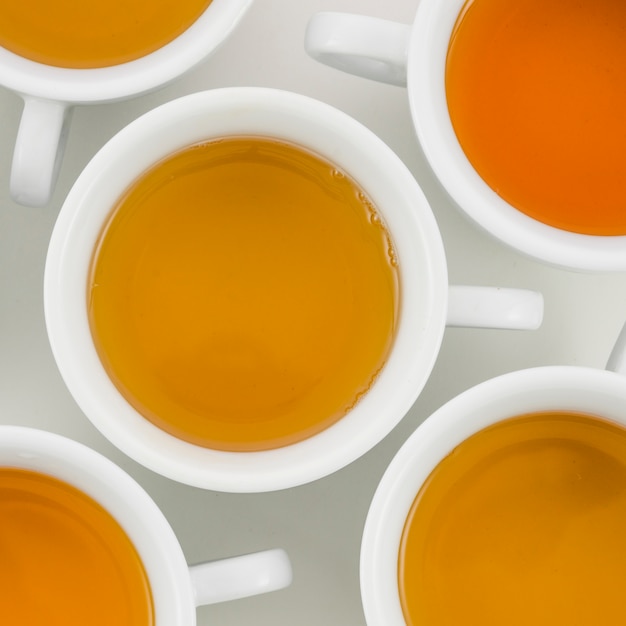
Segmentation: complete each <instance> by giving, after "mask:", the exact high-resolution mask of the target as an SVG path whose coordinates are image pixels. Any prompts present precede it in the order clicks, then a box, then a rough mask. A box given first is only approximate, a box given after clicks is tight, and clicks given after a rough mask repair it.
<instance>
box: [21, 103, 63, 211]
mask: <svg viewBox="0 0 626 626" xmlns="http://www.w3.org/2000/svg"><path fill="white" fill-rule="evenodd" d="M70 112H71V108H70V107H69V106H68V105H67V104H66V103H64V102H56V101H54V100H44V99H41V98H33V97H30V96H24V110H23V111H22V119H21V121H20V126H19V129H18V132H17V139H16V143H15V151H14V153H13V165H12V169H11V186H10V189H11V196H12V197H13V199H14V200H15V201H16V202H18V203H20V204H24V205H26V206H34V207H39V206H44V205H45V204H47V202H48V201H49V199H50V196H51V194H52V190H53V188H54V185H55V183H56V179H57V175H58V172H59V166H60V164H61V158H62V155H63V151H64V148H65V140H66V137H67V128H68V122H69V118H70Z"/></svg>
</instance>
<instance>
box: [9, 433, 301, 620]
mask: <svg viewBox="0 0 626 626" xmlns="http://www.w3.org/2000/svg"><path fill="white" fill-rule="evenodd" d="M6 472H17V473H18V474H17V475H18V476H21V475H23V476H24V477H25V478H24V482H21V483H20V485H23V486H24V489H23V491H21V490H20V489H21V488H16V487H15V484H14V483H13V482H11V481H9V482H8V483H7V482H6V478H5V473H6ZM38 476H43V477H44V479H45V480H48V479H51V480H53V481H60V482H59V488H58V490H57V491H56V492H42V493H38V492H37V491H34V490H33V491H32V492H31V487H32V484H33V481H34V483H35V484H36V483H37V481H38V480H39V479H38V478H37V477H38ZM20 480H21V479H20ZM0 485H1V486H0V507H2V510H3V512H4V514H5V515H6V517H4V516H3V519H1V520H0V527H2V529H3V534H2V541H3V544H5V545H4V547H3V554H5V555H6V559H3V563H2V569H3V574H4V573H6V574H7V576H8V577H7V578H6V579H5V580H8V581H10V584H8V583H7V585H3V590H2V592H1V593H6V592H9V593H12V594H13V595H14V597H22V598H23V597H29V598H30V601H32V603H33V606H32V607H29V606H28V603H25V605H24V606H19V607H17V608H16V607H15V606H14V604H11V603H9V602H8V601H9V598H5V601H4V602H3V610H4V611H7V610H11V611H12V610H13V609H16V610H17V612H18V614H17V615H15V614H13V613H12V612H11V614H10V615H8V616H7V619H9V621H11V618H12V619H13V621H14V622H15V623H18V622H19V623H23V620H26V619H27V616H32V615H39V616H41V615H45V618H46V619H53V620H55V619H58V620H60V621H62V622H63V623H66V624H74V623H76V624H79V623H80V624H84V623H85V622H86V621H89V622H92V623H101V621H97V620H98V619H100V620H102V617H101V616H99V615H95V616H94V615H93V611H95V610H97V608H96V607H94V606H85V603H86V602H88V600H87V599H86V598H84V597H77V591H76V590H75V589H72V588H69V589H68V585H70V584H71V580H75V581H80V576H81V575H84V572H89V571H91V572H92V573H94V575H95V576H97V579H95V580H92V581H88V582H87V584H88V585H89V584H91V586H92V588H93V587H95V589H96V590H97V591H96V593H95V595H94V597H95V598H97V600H98V601H101V600H102V597H101V596H98V592H100V594H106V593H107V590H109V592H110V590H111V589H113V590H114V591H115V594H111V596H107V597H105V598H104V602H105V604H106V603H112V602H114V601H117V602H119V603H120V604H119V606H120V609H119V612H118V613H115V611H113V616H114V617H115V615H117V618H118V619H119V620H125V619H127V618H128V615H129V614H131V615H132V613H129V608H128V607H129V606H131V605H133V604H135V598H133V597H128V595H127V594H131V595H132V594H136V593H138V589H141V586H142V585H141V581H139V584H138V585H137V586H136V587H134V588H133V591H129V590H128V588H127V587H126V586H125V585H126V582H127V581H129V580H132V577H131V576H126V577H125V578H122V575H123V574H125V568H124V566H123V565H122V561H121V560H120V561H116V559H117V558H118V556H119V555H122V554H123V553H122V552H121V551H118V552H114V551H113V549H112V548H111V551H110V552H109V551H108V550H109V547H107V545H108V544H107V541H108V540H109V538H110V534H108V533H100V529H99V527H97V526H95V525H92V520H93V519H94V515H93V511H94V510H96V511H97V508H98V507H102V509H103V510H104V512H105V513H104V514H105V515H107V516H111V517H112V518H113V520H114V521H115V522H116V523H117V524H118V525H119V527H121V529H122V532H123V533H125V535H126V536H127V538H128V539H129V540H130V544H131V545H132V548H133V549H134V551H135V552H136V555H137V556H138V558H139V560H140V563H141V567H142V569H143V571H144V572H145V579H146V582H145V583H144V584H145V585H147V587H148V589H147V590H146V589H141V591H142V592H143V594H144V595H145V596H146V597H145V598H143V597H142V598H141V601H145V602H148V603H151V606H149V607H147V608H146V610H145V611H143V610H141V611H137V612H136V613H135V615H137V614H138V613H141V615H142V620H144V619H145V623H144V621H142V622H138V621H135V622H134V623H133V622H132V621H131V622H129V623H132V626H149V625H153V624H169V625H171V626H191V625H193V624H195V623H196V607H198V606H201V605H205V604H212V603H216V602H224V601H228V600H233V599H237V598H243V597H247V596H253V595H257V594H261V593H266V592H270V591H275V590H278V589H282V588H284V587H287V586H289V585H290V584H291V580H292V571H291V564H290V561H289V558H288V556H287V554H286V553H285V552H284V551H283V550H281V549H272V550H267V551H262V552H256V553H252V554H247V555H243V556H236V557H232V558H229V559H223V560H216V561H211V562H206V563H201V564H198V565H193V566H188V565H187V563H186V561H185V557H184V554H183V551H182V548H181V547H180V544H179V543H178V540H177V539H176V536H175V535H174V532H173V530H172V528H171V526H170V525H169V523H168V522H167V520H166V519H165V517H164V516H163V514H162V512H161V511H160V509H159V508H158V507H157V505H156V504H155V503H154V501H153V500H152V499H151V498H150V496H149V495H148V494H147V493H146V492H145V491H144V490H143V488H142V487H141V486H140V485H139V484H138V483H137V482H135V480H134V479H133V478H131V477H130V476H129V475H128V474H127V473H126V472H124V471H123V470H122V469H121V468H120V467H118V466H117V465H116V464H115V463H113V462H112V461H110V460H109V459H107V458H106V457H104V456H102V455H101V454H99V453H97V452H95V451H94V450H92V449H91V448H88V447H87V446H85V445H83V444H80V443H78V442H76V441H73V440H71V439H68V438H66V437H63V436H60V435H57V434H53V433H50V432H46V431H42V430H37V429H32V428H24V427H18V426H1V427H0ZM5 485H7V488H6V489H5V488H4V487H5ZM73 490H78V491H77V493H78V494H80V495H79V496H78V497H79V498H82V497H84V496H86V497H87V498H89V499H91V501H93V502H95V509H94V508H91V509H90V511H91V513H90V515H89V516H85V517H81V513H82V510H81V512H80V513H79V512H78V511H77V510H75V509H73V508H71V506H69V505H68V502H70V503H71V502H74V501H73V500H69V501H68V502H66V501H65V500H63V499H62V498H64V497H66V495H67V493H68V491H69V492H73ZM51 493H54V495H50V494H51ZM57 496H58V497H59V498H60V499H59V500H55V497H57ZM96 514H97V515H101V513H96ZM46 524H47V525H46ZM11 528H12V529H13V530H15V531H16V532H17V533H18V534H19V538H18V537H15V536H13V537H12V535H11V532H9V531H8V530H7V529H11ZM207 532H209V529H207ZM22 539H23V540H25V541H28V542H29V543H32V544H33V545H36V546H40V548H41V550H42V551H44V552H45V553H42V554H41V562H42V568H44V569H43V571H46V572H48V573H49V574H50V575H52V574H51V572H54V571H58V572H59V575H60V572H62V571H65V570H63V569H62V568H68V567H69V570H70V571H69V572H67V576H68V578H69V579H70V580H49V581H47V583H48V584H46V585H45V590H44V589H41V590H40V589H38V588H36V587H34V585H33V583H32V580H33V578H29V572H28V571H27V570H28V568H29V567H36V561H37V554H34V555H33V554H30V553H29V554H28V555H27V556H26V555H24V554H23V553H21V552H20V550H19V546H20V540H22ZM102 543H104V544H105V546H104V547H102ZM46 545H47V546H48V547H47V549H46ZM64 545H67V546H69V547H70V548H73V549H75V550H76V552H75V553H74V552H72V553H71V554H68V555H67V562H65V561H64V562H63V563H62V564H60V563H59V564H57V567H56V568H55V562H54V555H55V551H58V550H59V549H61V550H62V546H64ZM111 545H113V544H111ZM9 546H10V550H9V552H7V551H6V550H5V548H6V549H7V550H8V549H9V548H8V547H9ZM42 546H43V547H42ZM16 547H17V548H18V549H17V551H16ZM22 547H24V546H23V545H22ZM112 553H113V554H115V556H114V557H111V554H112ZM101 554H102V555H104V556H103V561H102V562H103V563H104V564H105V565H106V568H102V569H104V570H105V571H104V572H102V576H101V577H100V574H101V572H100V571H98V570H97V569H96V570H94V569H93V568H94V564H97V563H100V561H98V557H99V556H101ZM57 556H58V558H60V559H63V556H62V555H57ZM129 558H131V557H129ZM82 559H84V562H85V566H84V570H83V569H82ZM33 562H35V563H33ZM68 563H71V564H72V566H76V570H74V569H73V568H72V566H68ZM96 567H97V566H96ZM77 570H80V571H77ZM81 572H83V574H81ZM33 575H34V573H33ZM37 575H38V577H39V578H37V580H41V576H40V573H39V572H38V573H37ZM99 584H101V585H102V587H101V588H100V587H98V585H99ZM12 585H15V587H13V591H11V589H12ZM112 596H115V597H112ZM13 599H14V598H11V600H13ZM31 609H32V612H31ZM107 610H108V607H107ZM144 613H145V615H144ZM3 614H4V615H6V613H3ZM90 614H92V617H91V618H90V617H89V616H90ZM29 619H30V618H29ZM75 619H79V620H81V621H77V622H75V621H72V620H75ZM116 623H127V622H121V621H118V622H116Z"/></svg>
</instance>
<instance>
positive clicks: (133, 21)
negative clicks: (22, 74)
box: [0, 0, 211, 68]
mask: <svg viewBox="0 0 626 626" xmlns="http://www.w3.org/2000/svg"><path fill="white" fill-rule="evenodd" d="M210 3H211V0H103V1H101V2H92V1H85V0H54V2H51V1H50V0H22V1H20V2H12V1H8V2H2V3H0V46H2V47H3V48H6V49H7V50H10V51H11V52H14V53H15V54H18V55H20V56H22V57H25V58H27V59H30V60H32V61H37V62H39V63H44V64H46V65H55V66H59V67H68V68H94V67H105V66H110V65H117V64H119V63H125V62H127V61H132V60H134V59H137V58H139V57H142V56H144V55H146V54H149V53H150V52H154V51H155V50H157V49H158V48H161V47H162V46H164V45H165V44H167V43H169V42H170V41H172V40H173V39H175V38H176V37H178V35H180V34H181V33H182V32H184V31H185V30H186V29H187V28H189V26H191V24H193V22H195V21H196V19H197V18H198V17H199V16H200V15H201V14H202V13H203V11H204V10H205V9H206V8H207V6H208V5H209V4H210Z"/></svg>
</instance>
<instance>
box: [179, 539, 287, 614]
mask: <svg viewBox="0 0 626 626" xmlns="http://www.w3.org/2000/svg"><path fill="white" fill-rule="evenodd" d="M189 573H190V575H191V583H192V587H193V590H194V595H195V601H196V606H203V605H205V604H215V603H217V602H226V601H228V600H237V599H239V598H246V597H249V596H255V595H259V594H261V593H268V592H270V591H277V590H278V589H283V588H285V587H288V586H289V585H290V584H291V581H292V579H293V574H292V569H291V562H290V561H289V557H288V556H287V553H286V552H285V551H284V550H281V549H276V550H265V551H263V552H254V553H253V554H245V555H243V556H235V557H231V558H229V559H223V560H220V561H212V562H210V563H201V564H199V565H192V566H191V567H190V568H189Z"/></svg>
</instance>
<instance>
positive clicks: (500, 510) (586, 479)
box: [399, 413, 626, 626]
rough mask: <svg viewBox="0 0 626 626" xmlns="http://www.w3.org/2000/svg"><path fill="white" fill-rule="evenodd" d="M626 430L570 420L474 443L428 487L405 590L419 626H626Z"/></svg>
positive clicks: (529, 420) (521, 422) (502, 429)
mask: <svg viewBox="0 0 626 626" xmlns="http://www.w3.org/2000/svg"><path fill="white" fill-rule="evenodd" d="M625 523H626V430H625V429H624V428H622V427H620V426H617V425H614V424H612V423H609V422H606V421H603V420H600V419H598V418H595V417H591V416H587V415H579V414H571V413H546V414H532V415H527V416H521V417H517V418H512V419H510V420H507V421H504V422H501V423H499V424H497V425H495V426H492V427H490V428H487V429H485V430H483V431H481V432H479V433H477V434H475V435H474V436H472V437H470V438H469V439H467V440H466V441H464V442H463V443H462V444H461V445H459V446H458V447H457V448H456V449H455V450H454V451H453V452H452V453H451V454H450V455H449V456H447V457H446V458H445V459H444V460H443V461H441V462H440V463H439V465H438V466H437V467H436V468H435V470H434V471H433V472H432V473H431V475H430V477H429V478H428V479H427V481H426V482H425V483H424V485H423V487H422V489H421V490H420V492H419V493H418V495H417V498H416V499H415V502H414V504H413V507H412V509H411V512H410V515H409V517H408V519H407V522H406V526H405V529H404V535H403V539H402V546H401V551H400V560H399V585H400V590H401V596H402V603H403V609H404V613H405V617H406V621H407V624H409V625H410V626H418V625H419V626H459V624H463V625H467V626H485V625H486V624H490V625H496V624H497V625H504V624H506V626H528V625H529V624H532V625H533V626H555V625H561V624H563V625H565V624H568V625H569V624H580V625H588V624H602V626H620V625H622V624H624V588H625V585H626V533H624V524H625Z"/></svg>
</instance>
